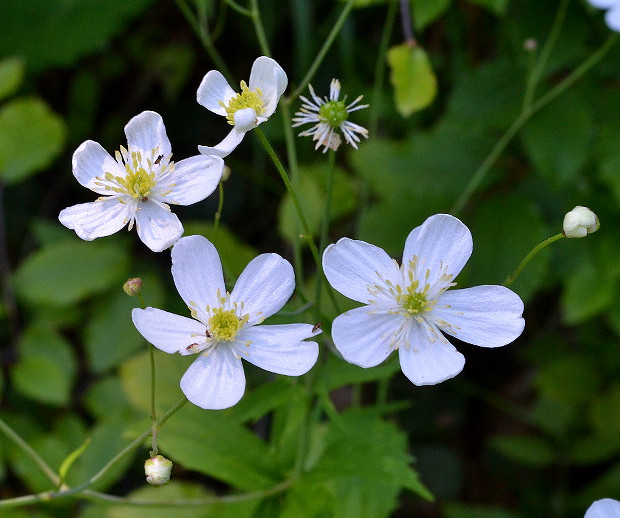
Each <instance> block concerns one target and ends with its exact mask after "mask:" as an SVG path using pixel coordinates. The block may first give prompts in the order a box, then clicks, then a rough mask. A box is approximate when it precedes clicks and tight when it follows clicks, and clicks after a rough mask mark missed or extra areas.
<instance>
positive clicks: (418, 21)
mask: <svg viewBox="0 0 620 518" xmlns="http://www.w3.org/2000/svg"><path fill="white" fill-rule="evenodd" d="M411 5H412V8H411V11H412V13H413V21H414V22H415V27H416V29H417V30H418V31H421V30H422V29H424V27H426V26H427V25H430V24H431V23H433V22H434V21H435V20H437V19H438V18H439V17H441V16H442V15H443V14H444V13H445V12H446V11H447V10H448V8H449V7H450V6H451V5H452V0H413V2H412V4H411Z"/></svg>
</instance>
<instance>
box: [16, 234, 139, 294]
mask: <svg viewBox="0 0 620 518" xmlns="http://www.w3.org/2000/svg"><path fill="white" fill-rule="evenodd" d="M128 260H129V258H128V257H127V254H126V253H125V252H124V251H123V250H122V249H120V248H119V247H118V246H115V244H114V243H113V242H108V243H102V242H99V243H91V242H82V241H71V242H60V243H57V244H55V245H51V246H46V247H44V248H41V249H39V250H37V251H36V252H35V253H33V254H32V255H30V256H29V257H28V258H27V259H26V260H25V261H24V262H23V263H22V264H21V266H20V267H19V268H18V270H17V272H16V273H15V276H14V279H13V280H14V282H15V287H16V289H17V292H18V293H19V294H20V295H21V296H22V297H23V298H24V299H26V300H27V301H28V302H32V303H35V304H51V305H55V306H68V305H70V304H75V303H77V302H79V301H81V300H83V299H85V298H86V297H88V296H91V295H94V294H96V293H100V292H102V291H105V290H107V289H110V288H112V287H113V285H114V284H116V285H117V286H118V288H119V289H120V288H121V286H122V285H123V282H125V280H126V275H127V274H126V272H127V267H128Z"/></svg>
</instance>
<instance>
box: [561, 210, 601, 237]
mask: <svg viewBox="0 0 620 518" xmlns="http://www.w3.org/2000/svg"><path fill="white" fill-rule="evenodd" d="M599 226H600V223H599V221H598V217H597V216H596V214H594V212H592V211H591V210H590V209H588V207H581V206H580V205H577V207H575V208H574V209H573V210H571V211H570V212H568V213H567V214H566V216H564V235H565V236H566V237H585V236H587V235H588V234H592V232H596V231H597V230H598V228H599Z"/></svg>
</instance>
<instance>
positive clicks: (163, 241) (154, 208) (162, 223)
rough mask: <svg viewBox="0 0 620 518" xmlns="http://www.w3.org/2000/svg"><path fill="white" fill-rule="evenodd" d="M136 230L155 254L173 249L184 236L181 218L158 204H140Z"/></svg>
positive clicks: (148, 202) (153, 202) (150, 202)
mask: <svg viewBox="0 0 620 518" xmlns="http://www.w3.org/2000/svg"><path fill="white" fill-rule="evenodd" d="M136 230H137V231H138V236H139V237H140V239H141V240H142V242H143V243H144V244H145V245H146V246H148V247H149V248H150V249H151V250H152V251H153V252H161V251H162V250H165V249H166V248H169V247H171V246H172V245H174V243H176V242H177V241H178V240H179V238H180V237H181V236H182V235H183V225H181V222H180V221H179V218H177V216H176V215H175V214H173V213H172V212H170V211H169V210H166V209H165V208H164V207H162V206H161V205H160V204H157V202H155V201H152V200H149V201H147V202H138V211H137V212H136Z"/></svg>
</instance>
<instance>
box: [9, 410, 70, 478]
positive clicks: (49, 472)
mask: <svg viewBox="0 0 620 518" xmlns="http://www.w3.org/2000/svg"><path fill="white" fill-rule="evenodd" d="M0 430H1V431H2V433H4V435H6V436H7V437H8V438H9V439H10V440H11V441H13V442H14V443H15V444H16V445H17V446H18V447H19V448H20V449H21V450H22V451H23V452H24V453H25V454H26V455H28V457H30V458H31V459H32V460H33V461H34V463H35V464H36V465H37V466H39V469H40V470H41V471H42V472H43V473H44V474H45V476H46V477H47V478H49V479H50V481H51V482H52V484H54V485H55V486H58V484H60V477H59V476H58V475H57V474H56V473H55V472H54V470H53V469H52V468H51V467H50V466H49V465H48V464H47V462H45V461H44V460H43V459H42V458H41V457H40V456H39V454H38V453H37V452H36V451H34V450H33V449H32V448H31V447H30V445H29V444H28V443H27V442H26V441H24V440H23V439H22V438H21V436H20V435H19V434H18V433H17V432H16V431H15V430H13V429H12V428H11V427H10V426H9V425H8V424H7V423H6V422H5V421H4V420H3V419H2V418H0Z"/></svg>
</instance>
